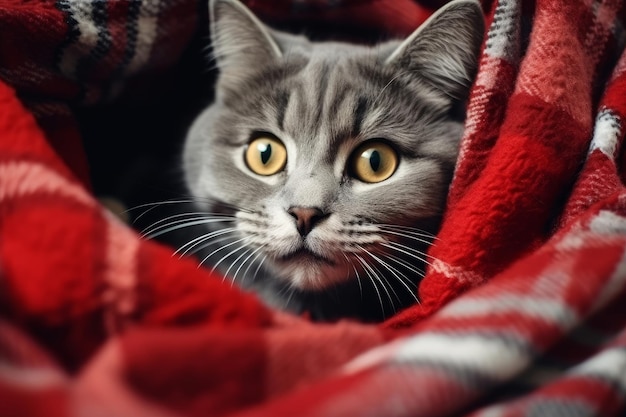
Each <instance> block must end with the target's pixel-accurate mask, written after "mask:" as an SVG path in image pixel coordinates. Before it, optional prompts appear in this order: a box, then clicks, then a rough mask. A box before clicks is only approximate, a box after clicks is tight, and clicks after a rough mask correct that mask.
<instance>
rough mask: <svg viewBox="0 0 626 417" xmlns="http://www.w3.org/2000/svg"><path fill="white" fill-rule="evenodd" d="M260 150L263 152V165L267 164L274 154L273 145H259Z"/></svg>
mask: <svg viewBox="0 0 626 417" xmlns="http://www.w3.org/2000/svg"><path fill="white" fill-rule="evenodd" d="M259 152H261V162H263V165H265V164H267V161H269V160H270V157H271V156H272V145H270V144H269V143H264V144H262V145H259Z"/></svg>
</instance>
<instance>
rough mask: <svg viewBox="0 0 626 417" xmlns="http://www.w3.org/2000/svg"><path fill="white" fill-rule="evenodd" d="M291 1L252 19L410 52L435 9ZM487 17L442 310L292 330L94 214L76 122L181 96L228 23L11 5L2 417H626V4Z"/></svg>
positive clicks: (438, 265) (3, 38)
mask: <svg viewBox="0 0 626 417" xmlns="http://www.w3.org/2000/svg"><path fill="white" fill-rule="evenodd" d="M290 3H291V2H289V1H286V0H285V1H282V2H269V1H264V0H249V1H247V4H248V5H249V6H250V7H252V8H253V9H254V10H256V11H257V12H260V13H261V14H265V16H267V17H268V18H271V19H274V20H276V21H279V20H281V19H282V20H285V19H291V18H294V16H295V17H297V18H300V19H304V20H306V19H313V20H317V21H325V19H330V20H333V21H335V22H339V23H341V22H343V21H347V20H350V22H351V23H353V24H361V25H364V26H368V27H375V28H377V29H385V30H387V31H389V32H397V33H401V34H406V33H409V32H410V31H411V30H412V29H413V28H414V27H415V26H417V25H418V24H419V23H420V22H421V21H423V20H424V18H425V17H426V16H427V14H428V11H427V9H425V8H423V7H422V6H420V5H418V4H416V3H413V2H411V1H409V0H404V1H393V2H391V1H385V0H352V1H343V2H335V1H333V2H330V1H329V2H325V1H310V2H302V1H298V2H295V1H294V2H293V4H294V5H298V7H292V5H291V4H290ZM436 3H437V2H429V4H428V5H429V6H436ZM270 4H271V5H272V6H271V7H270ZM307 5H308V7H306V6H307ZM483 6H484V9H485V12H486V18H487V28H488V33H487V36H486V40H485V44H484V49H483V54H482V56H481V62H480V69H479V74H478V77H477V80H476V83H475V85H474V87H473V90H472V93H471V98H470V102H469V114H468V119H467V122H466V126H467V129H466V133H465V137H464V139H463V142H462V148H461V156H460V159H459V162H458V165H457V169H456V174H455V178H454V182H453V184H452V188H451V192H450V197H449V207H448V210H447V214H446V218H445V221H444V224H443V226H442V229H441V232H440V234H439V240H437V244H436V245H435V246H434V247H433V248H432V251H431V255H432V256H433V257H435V258H436V259H437V260H436V261H433V262H432V265H431V266H430V268H429V271H428V274H427V276H426V278H425V279H424V281H423V282H422V284H421V286H420V289H419V296H420V300H421V304H419V305H415V306H414V307H412V308H409V309H408V310H406V311H404V312H401V313H399V314H398V315H396V316H395V317H393V318H391V319H390V320H388V321H387V322H386V323H383V324H381V325H364V324H359V323H355V322H349V321H342V322H339V323H335V324H312V323H309V322H308V321H306V320H305V319H302V318H297V317H291V316H288V315H286V314H281V313H279V312H276V311H271V310H269V309H267V308H265V307H264V306H262V305H261V304H260V303H259V302H258V301H257V300H256V298H254V297H252V296H250V295H247V294H243V293H241V292H239V291H238V290H237V289H235V288H231V286H230V285H229V284H228V285H224V284H223V283H222V280H221V279H220V277H212V276H209V274H208V272H206V271H203V270H198V269H197V268H196V265H195V264H194V263H193V261H191V260H178V259H176V258H173V257H171V250H170V249H168V248H165V247H162V246H159V245H158V244H156V243H154V242H146V241H142V240H140V239H139V238H138V237H137V235H136V234H135V233H134V232H133V231H131V230H130V229H129V228H128V227H126V226H125V225H123V224H121V223H120V222H118V221H117V220H116V219H115V218H114V217H113V216H111V215H109V214H108V213H107V212H106V211H105V210H104V209H102V208H101V207H100V206H99V204H98V203H97V201H96V200H95V199H94V198H93V197H92V195H91V192H90V188H89V185H88V181H87V180H86V178H87V169H88V167H87V163H86V159H85V157H84V155H83V153H82V146H81V143H82V142H81V137H80V135H79V133H78V130H77V128H76V120H75V114H76V113H74V111H73V109H74V108H76V106H78V105H88V104H91V103H96V102H98V101H100V100H102V99H103V98H105V97H107V96H110V95H112V94H113V93H114V92H115V91H118V90H120V89H121V88H123V86H124V83H125V81H126V80H129V79H131V78H132V77H133V76H135V75H139V76H141V77H146V79H155V80H158V76H159V74H160V73H161V72H162V71H163V70H164V69H167V68H171V67H173V66H175V65H176V63H177V60H178V58H179V57H180V54H181V53H182V51H183V49H184V48H185V46H186V45H187V44H188V43H189V42H190V41H191V39H192V38H193V36H194V30H195V28H196V27H199V26H201V25H204V24H206V16H205V14H204V12H203V10H205V9H206V6H203V5H199V4H198V3H196V2H194V1H192V0H154V1H147V0H143V1H141V0H132V1H131V0H124V1H113V0H109V1H90V0H85V1H70V0H57V1H56V2H52V1H43V0H32V1H18V0H9V1H4V2H1V3H0V80H1V81H0V415H2V416H3V417H9V416H16V417H17V416H19V417H23V416H35V417H36V416H44V415H45V416H100V415H102V416H104V415H106V416H128V417H131V416H132V417H141V416H150V417H155V416H156V417H159V416H200V415H203V416H205V415H210V416H224V415H229V416H230V415H246V416H281V415H285V416H323V417H329V416H352V415H354V416H356V415H359V416H360V415H371V416H418V415H420V416H421V415H424V416H431V417H432V416H444V415H481V416H517V415H527V414H531V415H577V416H592V415H594V416H610V415H618V414H620V413H623V412H624V410H625V409H626V302H625V301H626V190H625V189H624V187H623V184H622V181H623V175H624V171H623V169H624V167H623V164H624V162H626V161H625V160H624V152H623V150H622V140H623V138H624V128H625V126H624V118H625V117H626V56H624V55H622V47H623V45H624V40H625V39H624V23H625V22H626V15H625V11H626V8H625V5H624V3H623V2H622V1H621V0H604V1H599V0H598V1H596V0H580V1H570V0H537V1H536V2H533V1H525V2H522V1H514V0H494V1H485V2H483ZM620 55H622V57H621V58H620ZM151 77H152V78H151Z"/></svg>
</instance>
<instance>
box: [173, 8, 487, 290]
mask: <svg viewBox="0 0 626 417" xmlns="http://www.w3.org/2000/svg"><path fill="white" fill-rule="evenodd" d="M210 9H211V16H212V20H211V33H212V41H213V49H214V55H215V59H216V62H217V66H218V68H219V71H220V74H219V78H218V81H217V86H216V99H215V102H214V104H212V105H211V106H210V107H209V108H208V109H207V110H205V111H204V112H203V113H202V114H201V115H200V116H199V117H198V119H197V120H196V122H195V123H194V125H193V126H192V128H191V129H190V131H189V134H188V138H187V142H186V147H185V155H184V169H185V174H186V182H187V185H188V187H189V189H190V190H191V192H192V194H193V195H194V197H196V198H197V200H198V201H199V202H200V203H201V202H203V201H213V202H219V203H223V204H221V206H222V207H229V209H228V210H232V212H233V214H234V215H235V216H236V222H235V225H234V227H233V230H232V233H233V235H232V239H231V240H232V241H233V242H234V241H238V242H239V243H238V244H237V245H246V246H245V250H246V253H247V254H249V255H246V256H247V259H250V260H251V261H252V260H256V261H257V262H258V261H260V260H263V266H264V268H265V267H267V268H268V269H269V270H270V271H272V273H273V275H274V276H275V277H276V278H277V279H280V280H283V281H284V282H286V283H288V284H289V285H291V286H293V287H296V288H299V289H301V290H305V291H307V290H311V291H317V290H322V289H325V288H328V287H330V286H333V285H335V284H339V283H341V282H345V281H348V280H354V279H355V277H361V279H365V280H371V281H376V280H378V279H379V278H378V277H377V276H376V275H378V274H379V273H380V274H381V275H385V272H386V274H387V275H390V273H391V274H394V275H395V274H396V272H397V273H400V271H401V270H406V268H407V267H408V266H410V265H411V264H417V263H419V262H418V259H419V257H418V256H417V255H415V254H414V253H413V252H412V249H415V248H416V247H417V246H418V245H419V244H420V242H421V241H424V240H425V237H426V234H420V233H419V232H418V231H417V229H415V228H417V227H422V228H428V227H431V226H433V222H436V220H437V219H438V218H439V217H440V216H441V214H442V211H443V209H444V206H445V198H446V193H447V189H448V185H449V182H450V180H451V176H452V172H453V169H454V165H455V161H456V157H457V154H458V142H459V139H460V137H461V134H462V126H463V124H462V116H461V117H459V116H458V112H455V109H456V108H457V107H458V104H459V103H460V102H462V101H463V100H464V99H465V98H466V96H467V94H468V90H469V87H470V85H471V83H472V80H473V77H474V75H475V72H476V68H477V56H478V52H479V49H480V44H481V41H482V35H483V15H482V12H481V9H480V6H479V4H478V2H477V1H472V0H466V1H455V2H452V3H450V4H448V5H447V6H445V7H444V8H443V9H442V10H440V11H438V12H437V13H435V15H433V16H432V17H431V18H430V19H429V20H428V21H427V22H426V23H425V24H424V25H422V26H421V27H420V28H419V29H417V30H416V31H415V32H414V33H413V34H412V35H411V36H409V37H408V38H407V39H406V40H404V41H394V42H387V43H382V44H379V45H376V46H373V47H369V46H356V45H350V44H344V43H336V42H328V43H313V42H309V41H308V40H306V39H305V38H303V37H299V36H294V35H289V34H285V33H281V32H277V31H274V30H272V29H270V28H268V27H267V26H265V25H264V24H262V23H261V22H260V21H259V20H258V19H257V18H256V17H255V16H254V15H253V14H252V13H251V12H250V11H249V10H247V9H246V8H245V7H244V6H243V5H242V4H240V3H239V2H237V1H234V0H214V1H211V7H210ZM207 210H209V211H210V210H215V209H214V208H209V207H207ZM431 231H432V230H431ZM233 247H235V246H233ZM243 251H244V249H242V252H240V253H243ZM225 252H226V251H225ZM225 252H222V253H225ZM237 255H238V254H236V255H233V260H234V259H235V258H237ZM242 259H243V258H242V257H239V261H240V262H241V260H242ZM403 263H405V264H408V265H404V268H403V266H402V265H403ZM252 269H254V268H252ZM394 271H396V272H394ZM405 272H406V271H405ZM403 278H404V277H403ZM394 279H395V278H394ZM411 280H412V281H413V282H414V281H416V280H417V276H415V277H410V278H407V282H409V281H411ZM375 285H376V283H375ZM412 288H414V285H413V287H412ZM381 291H382V290H381Z"/></svg>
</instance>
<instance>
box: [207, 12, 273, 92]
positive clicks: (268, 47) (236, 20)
mask: <svg viewBox="0 0 626 417" xmlns="http://www.w3.org/2000/svg"><path fill="white" fill-rule="evenodd" d="M209 11H210V17H211V42H212V46H213V54H214V57H215V60H216V62H217V66H218V68H219V69H220V73H221V74H220V80H219V82H220V84H222V86H223V87H226V88H229V86H235V85H237V84H238V83H240V82H241V80H242V79H244V78H245V77H246V76H248V75H249V74H250V73H251V72H253V71H255V70H256V69H258V67H259V66H260V65H263V64H264V63H267V62H271V61H272V60H274V59H278V58H280V57H281V56H282V52H281V50H280V48H279V46H278V44H277V43H276V41H275V40H274V39H273V37H272V35H271V33H270V30H269V29H268V28H267V27H266V26H265V25H264V24H263V23H261V21H260V20H259V19H258V18H257V17H256V16H255V15H254V14H252V12H251V11H250V10H248V9H247V8H246V7H245V6H244V5H243V4H241V3H240V2H239V1H237V0H210V2H209Z"/></svg>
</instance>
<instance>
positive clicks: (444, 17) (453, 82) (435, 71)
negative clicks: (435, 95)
mask: <svg viewBox="0 0 626 417" xmlns="http://www.w3.org/2000/svg"><path fill="white" fill-rule="evenodd" d="M484 31H485V21H484V16H483V13H482V9H481V7H480V4H479V3H478V1H476V0H455V1H452V2H450V3H447V4H446V5H445V6H443V7H442V8H441V9H439V10H437V12H435V13H434V14H433V15H432V16H431V17H430V18H429V19H428V20H427V21H426V22H425V23H424V24H423V25H422V26H420V27H419V28H418V29H417V30H415V32H413V33H412V34H411V35H410V36H409V37H408V38H407V39H406V40H405V41H404V42H402V44H401V45H400V46H399V47H398V48H397V49H396V50H395V51H394V52H393V53H392V54H391V55H390V56H389V58H387V60H386V64H387V65H393V66H396V67H398V69H399V70H402V71H406V70H409V71H410V72H411V73H415V74H416V75H419V76H420V77H421V78H422V79H423V80H425V81H426V82H428V83H429V84H431V85H432V86H434V87H435V88H436V89H437V90H439V91H441V92H442V93H443V94H444V95H446V96H449V97H451V98H453V99H456V100H459V99H463V98H465V96H466V95H467V93H468V90H469V87H470V86H471V83H472V81H473V80H474V77H475V75H476V71H477V68H478V55H479V53H480V47H481V44H482V40H483V34H484Z"/></svg>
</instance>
